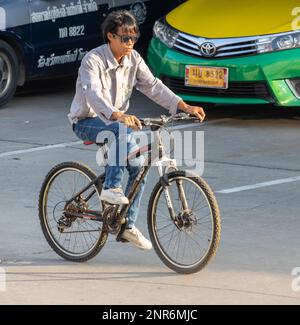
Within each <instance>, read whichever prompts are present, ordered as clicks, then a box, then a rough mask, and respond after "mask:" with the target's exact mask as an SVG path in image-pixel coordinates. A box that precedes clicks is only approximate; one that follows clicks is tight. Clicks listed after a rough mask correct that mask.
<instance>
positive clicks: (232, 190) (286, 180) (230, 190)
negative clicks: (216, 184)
mask: <svg viewBox="0 0 300 325" xmlns="http://www.w3.org/2000/svg"><path fill="white" fill-rule="evenodd" d="M299 181H300V176H294V177H289V178H282V179H277V180H274V181H269V182H263V183H257V184H253V185H246V186H241V187H233V188H228V189H224V190H221V191H216V193H221V194H231V193H237V192H242V191H249V190H255V189H257V188H262V187H267V186H273V185H279V184H286V183H292V182H299Z"/></svg>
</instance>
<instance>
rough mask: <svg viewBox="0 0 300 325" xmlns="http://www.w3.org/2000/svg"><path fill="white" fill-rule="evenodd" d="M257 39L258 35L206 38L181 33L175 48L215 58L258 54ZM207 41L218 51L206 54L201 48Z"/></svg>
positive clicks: (199, 55)
mask: <svg viewBox="0 0 300 325" xmlns="http://www.w3.org/2000/svg"><path fill="white" fill-rule="evenodd" d="M257 39H258V38H257V37H255V38H254V37H245V38H224V39H223V38H217V39H206V38H201V37H195V36H191V35H187V34H183V33H179V35H178V37H177V40H176V42H175V44H174V48H175V49H176V50H177V51H179V52H183V53H185V54H190V55H193V56H197V57H205V58H212V59H215V58H224V57H233V56H242V55H251V54H257V49H256V41H257ZM207 42H208V43H211V44H213V45H214V46H215V47H216V52H215V53H214V54H213V55H211V56H210V55H204V54H203V53H202V52H201V50H200V47H201V45H202V44H203V43H207Z"/></svg>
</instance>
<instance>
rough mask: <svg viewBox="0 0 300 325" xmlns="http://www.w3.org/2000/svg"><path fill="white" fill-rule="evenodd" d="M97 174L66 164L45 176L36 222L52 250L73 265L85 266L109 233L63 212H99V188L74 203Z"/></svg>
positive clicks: (85, 219) (92, 189)
mask: <svg viewBox="0 0 300 325" xmlns="http://www.w3.org/2000/svg"><path fill="white" fill-rule="evenodd" d="M95 179H96V174H95V173H94V172H93V171H92V170H91V169H90V168H88V167H87V166H85V165H82V164H79V163H76V162H65V163H62V164H59V165H57V166H55V167H54V168H53V169H52V170H51V171H50V172H49V173H48V175H47V176H46V178H45V180H44V183H43V185H42V188H41V191H40V196H39V218H40V223H41V227H42V230H43V233H44V235H45V238H46V239H47V241H48V243H49V245H50V246H51V248H52V249H53V250H54V251H55V252H56V253H57V254H58V255H60V256H61V257H63V258H65V259H66V260H69V261H73V262H85V261H87V260H89V259H91V258H93V257H94V256H95V255H96V254H98V253H99V251H100V250H101V248H102V247H103V246H104V244H105V242H106V240H107V237H108V233H107V231H104V230H103V223H102V222H100V221H96V220H90V219H88V218H80V217H78V218H76V217H67V216H66V212H71V213H77V214H78V215H82V214H84V211H90V210H92V211H99V212H100V211H102V210H103V207H102V202H101V200H100V191H101V188H99V187H101V184H98V185H97V186H95V185H92V186H91V187H90V188H88V189H87V190H86V191H85V192H83V193H81V195H79V196H78V197H76V199H75V200H73V201H71V202H70V200H71V199H72V198H73V197H74V196H75V195H76V194H77V193H80V192H81V191H82V190H83V189H85V188H86V187H87V186H88V185H89V184H90V183H91V182H92V181H93V180H95Z"/></svg>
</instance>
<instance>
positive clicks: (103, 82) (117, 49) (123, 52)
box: [68, 10, 205, 250]
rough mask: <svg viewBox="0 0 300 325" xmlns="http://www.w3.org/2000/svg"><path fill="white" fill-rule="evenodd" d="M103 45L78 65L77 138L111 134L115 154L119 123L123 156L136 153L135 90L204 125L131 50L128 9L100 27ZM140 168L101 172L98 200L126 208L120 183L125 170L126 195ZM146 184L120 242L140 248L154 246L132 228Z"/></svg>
mask: <svg viewBox="0 0 300 325" xmlns="http://www.w3.org/2000/svg"><path fill="white" fill-rule="evenodd" d="M102 32H103V37H104V40H105V42H106V43H105V44H104V45H101V46H99V47H97V48H95V49H93V50H91V51H90V52H89V53H87V54H86V55H85V57H84V58H83V60H82V62H81V66H80V68H79V72H78V78H77V82H76V93H75V96H74V99H73V102H72V105H71V112H70V114H69V115H68V117H69V120H70V121H71V123H72V128H73V131H74V132H75V134H76V135H77V136H78V137H79V138H80V139H82V140H84V141H87V140H88V141H92V142H96V139H97V135H98V133H99V132H103V131H111V132H113V134H114V135H115V139H116V151H118V147H119V146H121V145H122V142H123V141H124V139H120V123H123V124H125V125H126V126H127V127H128V128H127V129H126V132H127V136H126V140H125V143H126V146H127V154H129V153H130V152H132V151H134V150H136V148H137V144H136V142H135V139H134V137H133V136H132V133H133V131H136V130H139V129H141V127H142V126H141V122H140V121H139V119H138V118H137V117H136V116H135V115H129V114H126V111H127V110H128V107H129V99H130V96H131V93H132V89H133V87H136V89H137V90H139V91H140V92H142V93H143V94H145V95H146V96H147V97H149V98H150V99H152V100H153V101H155V102H156V103H157V104H159V105H161V106H162V107H164V108H166V109H168V110H169V112H170V113H171V114H175V113H176V111H177V109H179V110H182V111H184V112H186V113H189V114H191V115H193V116H196V117H197V118H199V120H200V121H203V120H204V118H205V113H204V110H203V108H201V107H196V106H190V105H188V104H186V103H185V102H184V101H183V100H182V99H181V98H180V97H178V96H177V95H175V94H174V93H173V92H172V91H171V90H170V89H169V88H168V87H166V86H165V85H164V84H163V83H162V82H161V81H160V80H159V79H157V78H155V77H154V76H153V75H152V73H151V72H150V70H149V68H148V67H147V65H146V63H145V62H144V60H143V59H142V57H141V56H140V55H139V53H138V52H136V51H135V50H134V49H133V47H134V44H135V43H136V41H137V40H138V38H139V27H138V24H137V21H136V19H135V17H134V16H133V15H132V14H131V13H130V12H129V11H126V10H119V11H115V12H112V13H110V14H109V15H108V16H107V18H106V19H105V21H104V23H103V25H102ZM141 165H142V164H136V163H135V164H134V166H133V165H130V164H128V165H127V166H123V165H122V164H120V159H117V161H116V164H114V165H112V164H108V165H107V166H106V167H105V183H104V184H103V189H102V192H101V196H100V199H101V200H103V201H106V202H108V203H110V204H128V198H127V197H126V196H125V195H124V193H123V190H122V187H121V183H122V179H123V176H124V171H125V168H126V169H127V170H128V172H129V179H128V183H127V187H126V190H125V194H126V195H127V194H128V191H129V189H130V186H131V184H132V182H133V181H134V179H135V178H136V176H137V175H138V173H139V171H140V167H141ZM144 186H145V179H144V181H143V182H142V184H141V186H140V191H139V193H138V194H137V195H136V197H135V199H134V201H133V202H132V204H131V206H130V208H129V210H128V215H127V218H128V224H127V228H126V230H125V231H124V232H123V235H122V238H124V239H126V240H128V241H129V242H131V243H132V244H134V245H135V246H137V247H138V248H140V249H145V250H148V249H151V248H152V244H151V242H150V241H149V240H147V239H146V238H145V237H144V236H143V235H142V234H141V232H140V231H139V230H138V229H137V228H136V227H135V226H134V225H135V222H136V220H137V217H138V212H139V206H140V201H141V197H142V194H143V190H144Z"/></svg>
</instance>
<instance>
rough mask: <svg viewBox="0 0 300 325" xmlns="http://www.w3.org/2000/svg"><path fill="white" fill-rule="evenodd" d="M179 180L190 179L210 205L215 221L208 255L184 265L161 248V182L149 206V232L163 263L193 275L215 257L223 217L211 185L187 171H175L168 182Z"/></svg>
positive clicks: (154, 190) (156, 187)
mask: <svg viewBox="0 0 300 325" xmlns="http://www.w3.org/2000/svg"><path fill="white" fill-rule="evenodd" d="M179 178H180V179H189V181H192V182H194V183H195V184H196V185H197V186H198V187H199V188H200V189H201V191H202V194H203V196H204V197H206V199H207V202H208V203H209V206H210V211H211V217H212V220H213V231H212V238H211V242H210V246H209V249H208V251H207V253H206V254H205V256H203V257H202V258H201V260H199V261H198V262H197V263H193V264H192V265H183V264H180V263H178V262H176V261H174V260H173V259H171V257H170V256H169V255H168V253H167V252H166V251H165V250H164V248H163V247H162V246H161V243H160V241H159V239H158V236H157V227H156V215H155V211H156V208H157V204H158V201H159V197H160V196H161V194H163V187H162V184H161V182H158V183H157V184H156V185H155V187H154V188H153V191H152V193H151V196H150V200H149V205H148V216H147V219H148V220H147V221H148V230H149V235H150V238H151V241H152V244H153V247H154V249H155V251H156V253H157V255H158V256H159V258H160V259H161V261H162V262H163V263H164V264H165V265H166V266H167V267H169V268H170V269H172V270H173V271H175V272H177V273H182V274H191V273H196V272H198V271H200V270H201V269H203V268H204V267H205V266H206V265H207V264H208V262H209V261H210V260H211V259H212V258H213V257H214V256H215V254H216V251H217V248H218V246H219V242H220V237H221V217H220V210H219V207H218V203H217V200H216V198H215V195H214V193H213V191H212V190H211V188H210V187H209V185H208V184H207V183H206V182H205V181H204V180H203V179H202V178H200V177H194V176H193V177H191V176H187V173H186V172H185V171H175V172H170V173H169V174H167V179H168V181H174V180H175V179H179ZM170 222H172V220H171V217H170Z"/></svg>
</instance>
